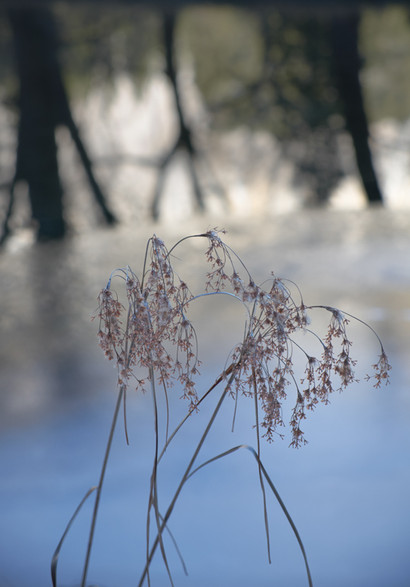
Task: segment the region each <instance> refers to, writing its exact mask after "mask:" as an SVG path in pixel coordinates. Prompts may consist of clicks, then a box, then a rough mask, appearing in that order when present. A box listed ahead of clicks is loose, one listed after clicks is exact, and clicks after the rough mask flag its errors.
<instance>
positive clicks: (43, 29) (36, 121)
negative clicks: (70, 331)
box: [9, 8, 65, 239]
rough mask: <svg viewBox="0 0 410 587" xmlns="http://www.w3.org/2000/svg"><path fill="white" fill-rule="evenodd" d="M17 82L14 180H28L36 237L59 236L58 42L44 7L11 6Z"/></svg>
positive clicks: (61, 224) (61, 228)
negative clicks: (36, 231)
mask: <svg viewBox="0 0 410 587" xmlns="http://www.w3.org/2000/svg"><path fill="white" fill-rule="evenodd" d="M9 18H10V22H11V25H12V28H13V33H14V45H15V55H16V65H17V71H18V76H19V81H20V95H19V108H20V120H19V128H18V146H17V162H16V172H15V177H14V181H13V187H14V184H15V183H16V182H17V181H20V180H24V181H26V182H27V184H28V188H29V197H30V203H31V208H32V215H33V218H34V219H35V220H36V222H37V223H38V237H39V238H40V239H46V238H58V237H62V236H63V235H64V232H65V224H64V218H63V205H62V196H63V189H62V187H61V182H60V178H59V173H58V162H57V145H56V141H55V134H54V131H55V125H56V119H57V118H58V115H57V110H58V106H57V100H58V88H57V87H56V83H55V82H56V73H57V75H58V63H57V58H56V50H57V41H56V37H55V31H54V26H53V22H52V20H51V18H50V15H49V12H48V10H47V9H44V10H43V9H31V8H23V9H10V10H9Z"/></svg>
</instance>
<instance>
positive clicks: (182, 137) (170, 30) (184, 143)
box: [151, 11, 205, 220]
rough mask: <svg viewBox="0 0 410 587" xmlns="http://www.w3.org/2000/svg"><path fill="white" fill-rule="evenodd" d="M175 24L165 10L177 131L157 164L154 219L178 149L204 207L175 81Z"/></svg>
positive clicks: (167, 69) (167, 68)
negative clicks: (186, 162)
mask: <svg viewBox="0 0 410 587" xmlns="http://www.w3.org/2000/svg"><path fill="white" fill-rule="evenodd" d="M175 24H176V16H175V13H174V12H173V11H171V12H168V11H165V12H164V15H163V33H164V37H163V38H164V51H165V63H166V65H165V73H166V74H167V76H168V79H169V81H170V83H171V87H172V91H173V94H174V98H175V107H176V111H177V115H178V126H179V132H178V136H177V139H176V141H175V143H174V145H173V146H172V147H171V149H170V150H169V152H168V153H167V154H166V155H165V156H164V157H163V159H162V161H161V162H160V165H159V172H158V179H157V184H156V188H155V193H154V197H153V200H152V207H151V210H152V216H153V218H154V219H155V220H157V219H158V217H159V203H160V199H161V194H162V190H163V185H164V179H165V172H166V168H167V167H168V165H169V163H170V162H171V159H172V158H173V156H174V155H175V153H176V152H177V151H178V149H185V151H186V152H187V155H188V170H189V174H190V176H191V182H192V186H193V190H194V195H195V199H196V203H197V206H198V208H199V209H200V210H203V209H204V208H205V204H204V197H203V194H202V189H201V186H200V184H199V180H198V174H197V171H196V168H195V159H196V157H197V152H196V149H195V146H194V144H193V142H192V134H191V130H190V128H189V127H188V125H187V123H186V121H185V118H184V113H183V108H182V104H181V98H180V93H179V88H178V82H177V72H176V67H175V58H174V45H175Z"/></svg>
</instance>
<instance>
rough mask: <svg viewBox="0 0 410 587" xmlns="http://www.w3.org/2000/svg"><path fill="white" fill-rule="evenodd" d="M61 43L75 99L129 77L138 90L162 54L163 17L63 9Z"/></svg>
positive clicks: (113, 8) (109, 8) (107, 8)
mask: <svg viewBox="0 0 410 587" xmlns="http://www.w3.org/2000/svg"><path fill="white" fill-rule="evenodd" d="M54 12H55V15H56V18H57V23H58V28H59V32H60V37H61V43H62V48H61V51H60V57H61V61H62V65H63V71H64V76H65V80H66V83H67V86H68V89H69V92H70V93H71V94H72V93H74V94H76V95H78V94H80V95H81V94H82V95H84V94H85V93H86V92H87V91H88V90H89V89H91V87H93V88H95V86H96V85H102V86H105V87H107V86H111V85H112V83H113V81H114V79H115V76H116V75H118V74H120V73H126V74H129V75H130V76H131V77H132V79H133V80H134V82H135V85H136V87H137V88H138V87H139V86H140V84H141V82H142V81H143V80H144V79H145V78H146V77H147V76H148V75H149V74H150V73H151V71H152V69H153V66H154V65H155V60H156V62H158V56H159V55H160V51H161V37H160V26H161V20H160V17H159V15H158V14H157V13H156V12H154V11H151V10H148V9H146V8H144V7H141V6H139V5H136V6H123V5H121V4H119V5H115V4H113V5H111V4H108V5H104V7H100V6H96V5H92V4H86V3H85V4H84V5H81V4H76V6H74V7H73V6H72V5H70V4H68V3H67V4H66V3H62V4H58V5H57V6H56V7H55V9H54Z"/></svg>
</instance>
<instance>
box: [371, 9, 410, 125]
mask: <svg viewBox="0 0 410 587" xmlns="http://www.w3.org/2000/svg"><path fill="white" fill-rule="evenodd" d="M360 38H361V49H362V54H363V56H364V58H365V63H364V69H363V85H364V90H365V99H366V105H367V110H368V114H369V118H370V119H371V120H380V119H383V118H395V119H396V120H406V119H408V118H409V116H410V76H409V75H408V72H409V71H410V11H409V9H408V8H405V7H404V6H395V5H392V6H388V7H386V8H384V9H379V10H376V9H366V10H365V12H364V13H363V17H362V23H361V37H360Z"/></svg>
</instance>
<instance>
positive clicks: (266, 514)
mask: <svg viewBox="0 0 410 587" xmlns="http://www.w3.org/2000/svg"><path fill="white" fill-rule="evenodd" d="M252 381H253V397H254V400H255V428H256V442H257V449H258V473H259V484H260V486H261V491H262V498H263V517H264V520H265V534H266V546H267V549H268V561H269V564H271V562H272V561H271V556H270V536H269V520H268V507H267V505H266V492H265V485H264V484H263V476H262V469H261V465H260V463H261V442H260V434H259V411H258V388H257V385H256V374H255V368H254V367H252Z"/></svg>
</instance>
